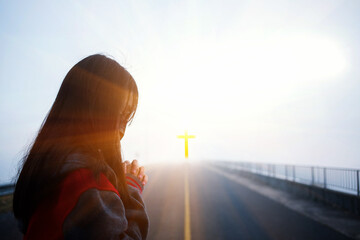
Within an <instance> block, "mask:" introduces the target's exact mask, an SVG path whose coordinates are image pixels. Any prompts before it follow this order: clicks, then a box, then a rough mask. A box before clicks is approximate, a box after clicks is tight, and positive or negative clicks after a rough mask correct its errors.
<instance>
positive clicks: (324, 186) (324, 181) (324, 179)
mask: <svg viewBox="0 0 360 240" xmlns="http://www.w3.org/2000/svg"><path fill="white" fill-rule="evenodd" d="M324 188H326V168H324Z"/></svg>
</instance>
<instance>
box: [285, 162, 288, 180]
mask: <svg viewBox="0 0 360 240" xmlns="http://www.w3.org/2000/svg"><path fill="white" fill-rule="evenodd" d="M287 171H288V169H287V165H285V179H286V180H287V178H288V173H287Z"/></svg>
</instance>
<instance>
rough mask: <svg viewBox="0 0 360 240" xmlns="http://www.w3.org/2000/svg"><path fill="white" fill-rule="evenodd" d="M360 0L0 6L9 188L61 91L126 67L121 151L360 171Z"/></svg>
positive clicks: (1, 117) (2, 151) (2, 166)
mask: <svg viewBox="0 0 360 240" xmlns="http://www.w3.org/2000/svg"><path fill="white" fill-rule="evenodd" d="M359 12H360V1H357V0H346V1H345V0H315V1H314V0H312V1H310V0H309V1H294V0H279V1H265V0H264V1H239V0H237V1H230V0H224V1H210V0H206V1H205V0H203V1H196V0H193V1H164V0H162V1H136V0H135V1H134V0H129V1H126V0H124V1H73V0H64V1H57V2H55V1H27V2H25V1H5V0H0V41H1V45H0V50H1V54H0V183H6V182H10V181H13V180H14V176H15V173H16V171H17V168H18V167H19V161H20V159H21V158H22V156H23V154H24V153H25V152H26V150H27V148H28V146H29V145H30V144H31V142H32V141H33V140H34V138H35V136H36V133H37V131H38V130H39V127H40V125H41V123H42V121H43V120H44V118H45V116H46V114H47V112H48V111H49V109H50V107H51V105H52V103H53V101H54V100H55V97H56V94H57V92H58V90H59V87H60V84H61V82H62V80H63V78H64V77H65V75H66V73H67V72H68V71H69V70H70V68H71V67H72V66H73V65H74V64H76V63H77V62H78V61H80V60H81V59H82V58H84V57H86V56H88V55H91V54H95V53H103V54H107V55H108V56H111V57H113V58H114V59H116V60H117V61H118V62H119V63H120V64H121V65H123V66H124V67H125V68H126V69H127V70H128V71H129V72H130V73H131V75H132V76H133V77H134V79H135V81H136V82H137V85H138V88H139V103H138V110H137V113H136V115H135V118H134V120H133V122H132V124H131V125H130V126H128V128H127V130H126V133H125V136H124V138H123V140H122V141H121V144H122V152H123V156H124V158H125V159H128V160H132V159H138V160H139V161H140V163H141V164H151V163H158V162H180V161H184V140H183V139H179V138H177V136H178V135H182V134H184V132H185V130H187V131H188V133H189V134H191V135H195V136H196V138H195V139H190V140H189V161H202V160H229V161H253V162H266V163H285V164H296V165H315V166H334V167H346V168H360V159H359V156H360V94H359V93H360V68H359V67H358V66H359V64H360V45H359V44H358V43H359V42H360V15H359V14H358V13H359Z"/></svg>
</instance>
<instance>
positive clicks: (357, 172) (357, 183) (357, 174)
mask: <svg viewBox="0 0 360 240" xmlns="http://www.w3.org/2000/svg"><path fill="white" fill-rule="evenodd" d="M359 184H360V183H359V170H357V171H356V185H357V195H358V197H360V186H359Z"/></svg>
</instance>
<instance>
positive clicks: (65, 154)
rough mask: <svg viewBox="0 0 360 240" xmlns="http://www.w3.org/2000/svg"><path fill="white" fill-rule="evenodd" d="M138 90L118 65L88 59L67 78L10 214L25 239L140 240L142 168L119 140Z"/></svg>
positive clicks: (28, 159) (144, 222)
mask: <svg viewBox="0 0 360 240" xmlns="http://www.w3.org/2000/svg"><path fill="white" fill-rule="evenodd" d="M137 103H138V90H137V86H136V83H135V81H134V79H133V78H132V76H131V75H130V74H129V73H128V72H127V71H126V70H125V69H124V68H123V67H122V66H120V65H119V64H118V63H117V62H116V61H114V60H112V59H110V58H108V57H106V56H103V55H98V54H97V55H92V56H89V57H87V58H85V59H83V60H81V61H80V62H79V63H77V64H76V65H75V66H74V67H73V68H71V69H70V71H69V72H68V74H67V75H66V77H65V79H64V81H63V83H62V85H61V87H60V90H59V93H58V95H57V97H56V99H55V102H54V104H53V106H52V107H51V109H50V111H49V113H48V115H47V117H46V118H45V120H44V122H43V123H42V126H41V128H40V131H39V133H38V135H37V137H36V139H35V141H34V143H33V144H32V146H31V147H30V149H29V151H28V153H27V154H26V156H25V157H24V158H23V164H22V168H21V171H20V174H19V177H18V180H17V183H16V187H15V192H14V200H13V209H14V214H15V217H16V218H17V219H18V221H19V224H20V227H21V231H22V232H23V233H24V239H29V240H30V239H123V238H126V239H145V238H146V236H147V233H148V227H149V220H148V217H147V213H146V209H145V205H144V202H143V200H142V197H141V195H140V194H141V192H142V190H143V188H144V185H145V184H146V183H147V181H148V177H147V175H146V174H145V173H144V167H139V166H138V162H137V161H136V160H134V161H133V162H132V163H131V164H130V163H129V161H125V162H123V161H122V157H121V149H120V140H121V139H122V137H123V135H124V133H125V129H126V125H127V124H128V123H129V122H130V121H131V120H132V119H133V117H134V114H135V112H136V108H137Z"/></svg>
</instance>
